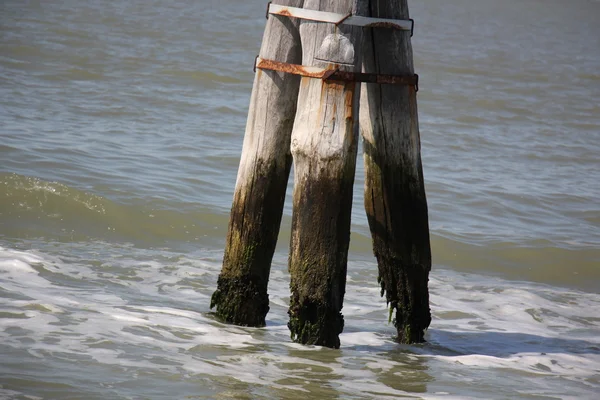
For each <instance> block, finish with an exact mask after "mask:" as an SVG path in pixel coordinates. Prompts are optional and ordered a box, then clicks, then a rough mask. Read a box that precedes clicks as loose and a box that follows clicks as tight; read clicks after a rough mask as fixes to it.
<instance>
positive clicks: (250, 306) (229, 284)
mask: <svg viewBox="0 0 600 400" xmlns="http://www.w3.org/2000/svg"><path fill="white" fill-rule="evenodd" d="M255 280H256V279H253V278H252V277H250V276H242V277H236V278H234V277H224V276H219V279H218V281H217V287H218V288H217V290H216V291H215V292H214V293H213V295H212V298H211V301H210V308H214V307H216V308H217V310H216V315H217V317H218V318H219V319H221V320H223V321H224V322H227V323H230V324H235V325H240V326H253V327H262V326H265V316H266V315H267V313H268V312H269V295H268V294H267V290H266V284H260V285H257V284H256V283H255V282H254V281H255Z"/></svg>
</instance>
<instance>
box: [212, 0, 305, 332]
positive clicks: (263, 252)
mask: <svg viewBox="0 0 600 400" xmlns="http://www.w3.org/2000/svg"><path fill="white" fill-rule="evenodd" d="M303 2H304V0H276V1H274V3H276V4H281V5H287V6H293V7H302V5H303ZM260 56H261V57H262V58H266V59H272V60H277V61H282V62H288V63H300V62H301V61H302V53H301V48H300V38H299V33H298V22H297V21H294V20H291V19H289V18H287V17H282V16H273V15H271V16H269V19H268V21H267V25H266V28H265V33H264V37H263V42H262V46H261V49H260ZM299 84H300V78H299V77H298V76H295V75H290V74H284V73H280V72H274V71H263V70H260V69H257V71H256V75H255V78H254V86H253V89H252V95H251V99H250V107H249V111H248V121H247V125H246V132H245V136H244V144H243V149H242V156H241V160H240V166H239V170H238V176H237V182H236V187H235V193H234V198H233V204H232V207H231V216H230V221H229V228H228V233H227V244H226V247H225V254H224V258H223V268H222V270H221V274H220V275H219V279H218V283H217V290H216V291H215V293H214V294H213V296H212V300H211V308H213V307H215V306H216V314H217V316H218V317H220V318H221V319H223V320H225V321H226V322H229V323H234V324H237V325H246V326H263V325H264V324H265V316H266V315H267V312H268V311H269V298H268V294H267V285H268V281H269V273H270V269H271V261H272V259H273V253H274V251H275V245H276V242H277V236H278V233H279V227H280V223H281V216H282V211H283V204H284V199H285V191H286V187H287V181H288V178H289V173H290V167H291V163H292V157H291V154H290V150H289V148H290V138H291V133H292V127H293V122H294V117H295V114H296V106H297V96H298V87H299Z"/></svg>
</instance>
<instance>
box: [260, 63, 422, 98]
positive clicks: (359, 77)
mask: <svg viewBox="0 0 600 400" xmlns="http://www.w3.org/2000/svg"><path fill="white" fill-rule="evenodd" d="M256 68H258V69H263V70H269V71H277V72H285V73H288V74H293V75H300V76H306V77H309V78H315V79H322V80H324V81H340V82H364V83H379V84H390V85H406V86H414V87H415V91H416V92H418V91H419V75H417V74H414V75H382V74H370V73H365V72H349V71H340V70H337V69H325V68H320V67H309V66H306V65H298V64H288V63H284V62H279V61H274V60H265V59H263V58H260V57H256V60H255V62H254V71H255V72H256Z"/></svg>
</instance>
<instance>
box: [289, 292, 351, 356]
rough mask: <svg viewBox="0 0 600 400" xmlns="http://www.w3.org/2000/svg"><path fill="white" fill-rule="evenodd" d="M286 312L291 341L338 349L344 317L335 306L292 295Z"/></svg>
mask: <svg viewBox="0 0 600 400" xmlns="http://www.w3.org/2000/svg"><path fill="white" fill-rule="evenodd" d="M288 314H289V315H290V321H289V322H288V328H289V329H290V332H291V333H292V340H293V341H295V342H297V343H301V344H308V345H316V346H325V347H331V348H334V349H339V347H340V338H339V335H340V333H342V330H343V329H344V317H343V316H342V313H341V312H339V311H338V310H337V309H336V307H332V306H331V304H326V303H318V302H314V301H311V300H309V299H304V301H302V300H300V299H299V298H298V296H292V299H291V302H290V309H289V311H288Z"/></svg>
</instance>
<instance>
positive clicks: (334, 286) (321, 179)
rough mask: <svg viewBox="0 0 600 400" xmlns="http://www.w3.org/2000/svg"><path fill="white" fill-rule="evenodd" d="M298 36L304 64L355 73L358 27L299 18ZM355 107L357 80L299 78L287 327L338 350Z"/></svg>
mask: <svg viewBox="0 0 600 400" xmlns="http://www.w3.org/2000/svg"><path fill="white" fill-rule="evenodd" d="M361 1H362V2H363V3H366V1H367V0H358V2H361ZM353 3H354V4H353ZM353 6H354V10H353ZM304 8H305V9H313V10H321V11H329V12H336V13H340V14H342V15H349V14H351V13H353V12H356V0H354V1H353V0H323V1H319V0H306V1H305V2H304ZM300 38H301V40H302V50H303V64H304V65H307V66H316V67H321V68H325V69H328V70H331V72H333V71H334V70H339V71H353V72H360V68H361V64H360V53H361V49H360V45H361V39H362V30H361V29H360V28H357V27H347V26H337V25H335V24H331V23H321V22H313V21H309V20H303V21H302V22H301V23H300ZM359 102H360V84H357V83H356V82H347V81H327V80H321V79H314V78H311V77H303V78H302V81H301V84H300V92H299V94H298V112H297V114H296V121H295V123H294V129H293V132H292V155H293V158H294V173H295V174H294V200H293V216H292V236H291V244H290V258H289V269H290V274H291V283H290V286H291V291H292V295H291V299H290V308H289V315H290V321H289V323H288V327H289V328H290V331H291V334H292V338H293V339H294V340H295V341H297V342H299V343H303V344H316V345H322V346H328V347H334V348H338V347H339V346H340V340H339V337H338V335H339V334H340V333H341V332H342V329H343V326H344V319H343V316H342V314H341V312H340V311H341V309H342V302H343V300H344V293H345V288H346V264H347V259H348V245H349V241H350V214H351V208H352V188H353V184H354V171H355V166H356V151H357V142H358V121H357V117H358V106H359Z"/></svg>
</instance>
